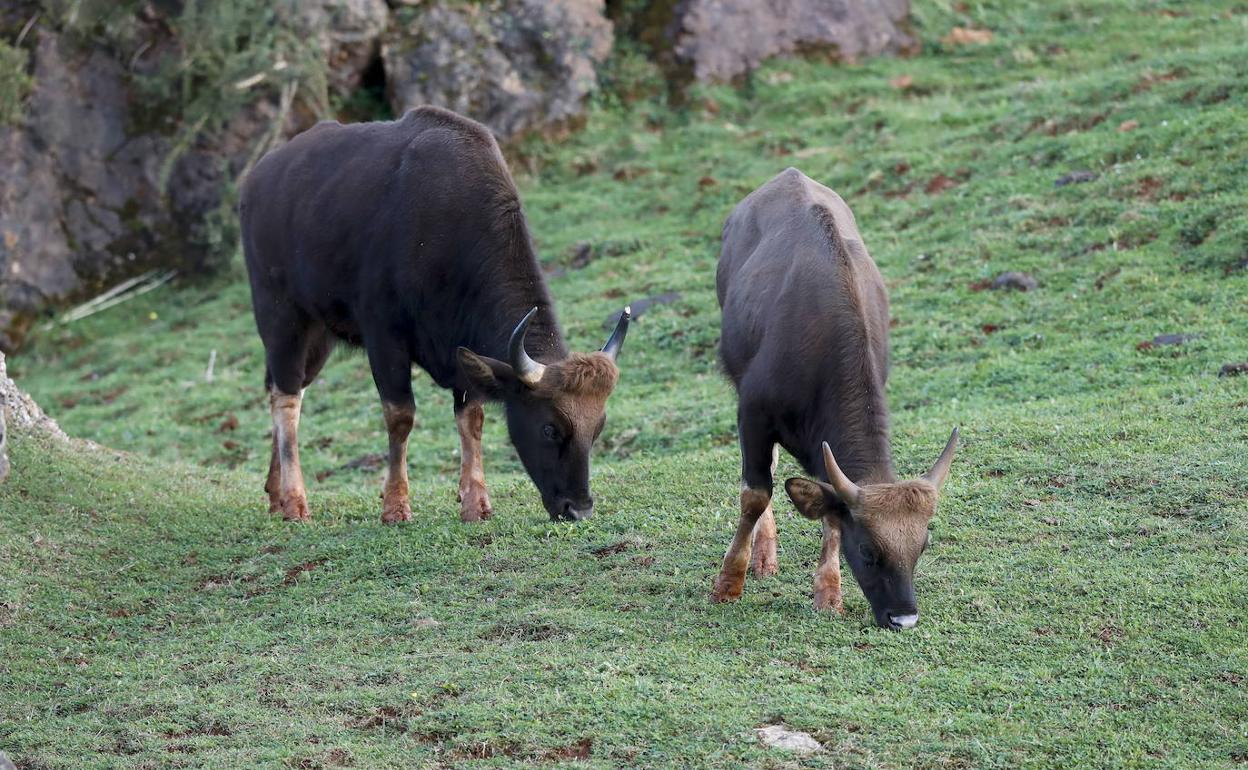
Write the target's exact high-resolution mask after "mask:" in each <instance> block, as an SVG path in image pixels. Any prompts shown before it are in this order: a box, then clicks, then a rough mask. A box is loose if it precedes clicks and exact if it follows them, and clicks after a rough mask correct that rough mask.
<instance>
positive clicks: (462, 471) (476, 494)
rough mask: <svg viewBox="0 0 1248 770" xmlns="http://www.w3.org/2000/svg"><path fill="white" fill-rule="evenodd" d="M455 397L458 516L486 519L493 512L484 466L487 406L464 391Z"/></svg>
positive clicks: (462, 519)
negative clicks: (472, 399) (482, 456)
mask: <svg viewBox="0 0 1248 770" xmlns="http://www.w3.org/2000/svg"><path fill="white" fill-rule="evenodd" d="M454 396H455V427H456V428H458V429H459V450H460V459H459V518H460V520H461V521H484V520H485V519H488V518H490V516H491V515H492V514H493V512H494V511H493V509H492V508H491V507H490V495H489V492H488V491H487V490H486V488H485V466H484V464H483V463H482V460H481V428H482V426H483V425H484V424H485V409H483V408H482V406H481V402H480V401H470V400H469V397H468V394H466V393H464V392H463V391H459V390H457V391H455V392H454Z"/></svg>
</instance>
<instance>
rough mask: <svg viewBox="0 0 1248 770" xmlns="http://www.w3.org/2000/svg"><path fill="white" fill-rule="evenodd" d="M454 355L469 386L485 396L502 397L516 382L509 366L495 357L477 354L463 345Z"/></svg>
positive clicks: (514, 374)
mask: <svg viewBox="0 0 1248 770" xmlns="http://www.w3.org/2000/svg"><path fill="white" fill-rule="evenodd" d="M455 357H456V359H457V360H458V362H459V372H460V374H461V375H463V378H464V380H466V381H467V383H468V385H469V388H470V389H471V390H473V391H474V392H476V393H480V394H481V395H483V396H485V397H486V398H492V399H499V398H502V397H503V394H504V393H505V392H506V391H507V390H508V388H509V387H511V386H512V385H514V384H515V383H516V382H517V380H516V373H515V371H514V370H513V369H512V368H511V366H510V365H509V364H505V363H503V362H502V361H499V360H498V359H496V358H490V357H489V356H479V355H477V354H476V353H473V352H472V351H471V350H469V349H468V348H463V347H461V348H457V349H456V351H455Z"/></svg>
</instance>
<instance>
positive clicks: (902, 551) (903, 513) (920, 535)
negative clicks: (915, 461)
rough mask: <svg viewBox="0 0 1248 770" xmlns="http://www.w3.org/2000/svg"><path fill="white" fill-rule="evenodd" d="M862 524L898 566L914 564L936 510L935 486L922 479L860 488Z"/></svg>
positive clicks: (925, 539)
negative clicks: (861, 495)
mask: <svg viewBox="0 0 1248 770" xmlns="http://www.w3.org/2000/svg"><path fill="white" fill-rule="evenodd" d="M862 493H863V497H864V499H863V506H862V517H863V524H864V525H865V526H866V528H867V530H868V531H870V533H871V535H872V538H873V539H874V540H875V543H876V545H877V546H878V547H879V548H880V550H882V551H884V553H885V554H886V556H887V557H888V558H889V560H890V561H892V562H893V563H894V564H896V565H898V566H907V565H912V564H914V563H915V562H916V561H917V560H918V558H919V554H920V553H922V551H923V544H924V543H925V542H927V523H928V522H929V521H931V518H932V515H933V514H934V513H935V512H936V498H937V493H936V487H934V486H932V484H930V483H929V482H926V481H922V480H915V481H899V482H897V483H895V484H872V485H870V486H866V487H863V488H862Z"/></svg>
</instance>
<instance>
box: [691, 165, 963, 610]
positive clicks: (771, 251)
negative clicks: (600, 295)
mask: <svg viewBox="0 0 1248 770" xmlns="http://www.w3.org/2000/svg"><path fill="white" fill-rule="evenodd" d="M716 288H717V291H718V295H719V304H720V307H721V308H722V311H723V316H722V323H721V326H722V329H721V332H722V333H721V335H720V358H721V359H722V361H723V364H724V370H725V371H726V372H727V374H728V376H729V378H730V379H731V380H732V382H733V384H734V385H735V386H736V389H737V396H738V402H737V431H738V439H739V442H740V445H741V476H742V492H741V516H740V519H739V520H738V523H737V529H736V533H735V534H734V536H733V539H732V543H731V545H729V547H728V551H727V553H726V554H725V555H724V560H723V565H722V567H721V569H720V573H719V576H718V577H717V578H716V580H715V584H714V587H713V588H712V591H711V599H712V601H716V602H724V601H735V600H737V599H739V598H740V597H741V593H742V591H743V589H744V586H745V573H746V570H747V568H752V569H753V571H754V574H755V576H766V575H773V574H775V573H776V571H777V569H778V566H777V563H776V524H775V517H774V513H773V512H772V504H771V498H772V487H773V475H774V473H775V463H776V457H777V456H776V451H777V450H776V447H777V445H779V446H782V447H784V449H785V450H786V451H788V452H789V453H790V454H791V455H792V456H793V457H794V459H796V460H797V461H798V462H799V463H800V464H801V465H802V467H803V468H804V469H805V470H806V472H807V473H808V474H810V475H811V476H815V477H817V478H816V480H815V481H808V480H806V479H801V478H793V479H789V480H788V481H787V482H786V483H785V488H786V491H787V492H788V494H789V497H790V499H792V501H793V503H794V505H796V506H797V509H798V511H799V512H800V513H801V514H802V515H803V516H805V517H807V518H810V519H816V520H819V521H820V522H821V523H822V527H823V548H822V552H821V554H820V558H819V566H818V568H817V569H816V571H815V580H814V594H815V596H814V601H815V607H816V608H818V609H831V610H835V611H837V612H843V611H844V607H843V603H842V598H841V568H840V554H841V552H842V551H844V553H845V560H846V561H847V562H848V563H849V567H850V570H851V571H852V572H853V575H854V578H855V580H857V582H858V585H859V586H860V587H861V588H862V591H863V594H864V595H865V596H866V597H867V600H868V602H869V603H870V605H871V611H872V614H873V616H874V618H875V622H876V623H877V624H878V625H880V626H883V627H885V628H898V629H900V628H910V627H912V626H913V625H915V623H917V622H918V617H919V610H918V605H917V603H916V601H915V595H914V568H915V565H916V564H917V563H918V560H919V556H920V555H921V554H922V552H923V550H924V549H925V548H926V547H927V544H928V530H927V527H928V522H929V521H930V520H931V518H932V516H933V515H934V514H935V512H936V504H937V500H938V498H939V492H940V486H941V484H943V483H944V481H945V479H946V478H947V477H948V475H949V466H950V464H951V463H952V462H953V456H954V453H955V451H956V449H957V442H958V431H957V429H956V428H955V429H954V431H953V433H952V435H951V436H950V437H949V441H948V443H946V445H945V449H944V451H943V452H942V453H941V455H940V459H938V460H937V461H936V464H935V465H933V466H932V468H931V470H929V471H928V472H927V473H926V474H925V475H924V476H923V477H921V478H919V479H915V480H910V481H898V480H897V475H896V472H895V471H894V469H893V460H892V454H891V450H890V447H889V428H888V404H887V402H886V401H885V397H884V387H885V382H886V381H887V379H888V365H889V364H888V325H889V311H888V294H887V292H886V290H885V288H884V281H883V278H882V277H881V276H880V272H879V270H878V268H877V267H876V265H875V262H874V261H873V260H872V259H871V256H870V255H869V254H868V253H867V250H866V247H865V246H864V245H863V242H862V236H861V235H859V233H858V226H857V223H856V222H855V221H854V215H853V213H852V212H851V211H850V210H849V207H848V206H847V205H845V202H844V201H843V200H841V198H840V196H838V195H837V194H836V193H834V192H833V191H832V190H830V189H828V188H827V187H824V186H823V185H821V184H819V183H817V182H815V181H813V180H811V179H810V178H808V177H807V176H806V175H804V174H802V173H801V172H800V171H798V170H797V169H794V168H790V169H787V170H785V171H783V172H781V173H780V174H779V175H777V176H776V177H775V178H774V179H772V180H771V181H769V182H767V183H766V184H765V185H763V186H762V187H760V188H758V189H757V190H755V191H754V192H753V193H751V194H750V195H749V196H747V197H746V198H745V200H743V201H741V203H739V204H738V205H737V207H736V208H735V209H734V210H733V212H732V214H731V215H730V216H729V217H728V220H727V221H726V222H725V223H724V232H723V245H722V250H721V252H720V258H719V268H718V271H717V274H716Z"/></svg>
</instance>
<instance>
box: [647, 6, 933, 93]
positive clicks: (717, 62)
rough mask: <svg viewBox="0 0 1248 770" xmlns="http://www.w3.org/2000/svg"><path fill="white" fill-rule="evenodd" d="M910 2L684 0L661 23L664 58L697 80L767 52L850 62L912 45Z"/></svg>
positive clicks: (739, 70) (734, 70) (722, 74)
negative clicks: (663, 25)
mask: <svg viewBox="0 0 1248 770" xmlns="http://www.w3.org/2000/svg"><path fill="white" fill-rule="evenodd" d="M909 12H910V0H687V1H686V2H683V3H680V4H679V5H677V6H676V10H675V11H674V17H673V18H672V20H671V22H670V24H669V30H668V36H669V40H670V42H671V46H672V48H671V51H670V56H671V57H674V60H675V62H676V63H677V65H678V66H679V67H681V68H684V69H686V70H687V71H688V72H689V73H690V74H691V75H692V76H693V77H695V78H696V79H698V80H700V81H704V82H707V81H729V80H732V79H733V78H736V77H738V76H740V75H744V74H746V73H748V72H750V71H751V70H753V69H755V68H756V67H758V65H759V64H761V63H762V62H763V61H765V60H767V59H770V58H772V57H775V56H788V55H793V54H809V53H816V52H822V53H829V54H832V55H835V56H837V57H838V58H840V59H843V60H847V61H854V60H857V59H860V58H862V57H864V56H874V55H877V54H882V53H904V52H909V51H913V50H915V49H916V48H917V47H918V41H917V39H916V38H915V37H914V36H913V35H911V34H910V33H909V32H908V31H907V30H906V26H905V20H906V18H907V16H908V15H909Z"/></svg>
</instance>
